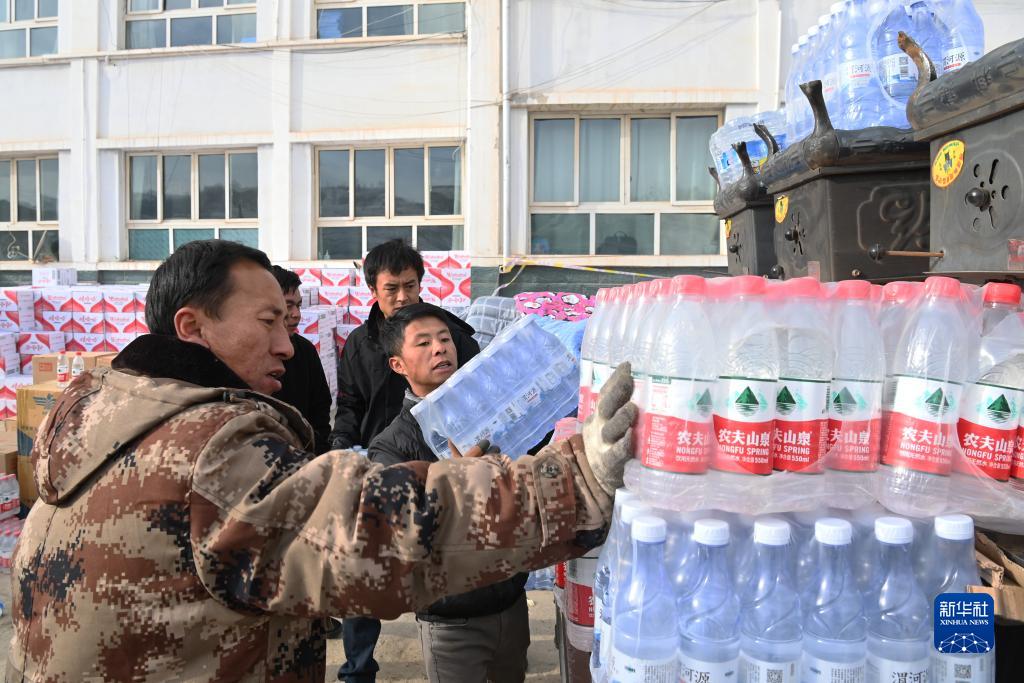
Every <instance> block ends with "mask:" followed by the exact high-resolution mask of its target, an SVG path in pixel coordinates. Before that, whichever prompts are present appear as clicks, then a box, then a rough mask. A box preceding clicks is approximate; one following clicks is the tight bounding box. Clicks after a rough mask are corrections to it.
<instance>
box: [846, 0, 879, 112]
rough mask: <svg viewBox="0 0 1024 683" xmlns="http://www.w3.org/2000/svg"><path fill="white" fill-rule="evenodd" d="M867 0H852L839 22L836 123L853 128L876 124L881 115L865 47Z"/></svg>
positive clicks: (868, 55) (869, 25)
mask: <svg viewBox="0 0 1024 683" xmlns="http://www.w3.org/2000/svg"><path fill="white" fill-rule="evenodd" d="M866 8H867V0H852V2H850V3H849V5H848V8H847V11H846V15H845V18H844V19H843V23H842V24H840V26H839V29H838V31H839V36H840V37H839V96H838V98H837V102H838V107H837V114H838V116H837V118H838V122H837V125H836V127H837V128H843V129H847V130H857V129H860V128H868V127H870V126H877V125H878V124H879V123H880V122H881V118H882V116H881V115H882V92H881V89H880V88H879V84H878V80H877V79H876V78H875V65H874V61H873V60H872V59H871V53H870V51H869V49H868V36H869V33H870V31H871V18H870V17H869V16H867V12H866Z"/></svg>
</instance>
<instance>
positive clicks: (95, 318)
mask: <svg viewBox="0 0 1024 683" xmlns="http://www.w3.org/2000/svg"><path fill="white" fill-rule="evenodd" d="M43 315H53V314H48V313H44V314H43ZM105 326H106V322H105V320H104V317H103V313H72V314H71V330H70V331H71V333H72V334H100V335H102V334H103V330H104V329H105ZM79 350H81V349H79Z"/></svg>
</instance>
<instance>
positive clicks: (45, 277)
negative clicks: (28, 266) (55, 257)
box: [32, 268, 78, 287]
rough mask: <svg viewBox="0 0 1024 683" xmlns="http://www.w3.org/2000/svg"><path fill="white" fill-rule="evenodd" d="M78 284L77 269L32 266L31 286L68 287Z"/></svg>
mask: <svg viewBox="0 0 1024 683" xmlns="http://www.w3.org/2000/svg"><path fill="white" fill-rule="evenodd" d="M75 284H78V271H77V270H75V269H74V268H33V269H32V286H33V287H70V286H71V285H75Z"/></svg>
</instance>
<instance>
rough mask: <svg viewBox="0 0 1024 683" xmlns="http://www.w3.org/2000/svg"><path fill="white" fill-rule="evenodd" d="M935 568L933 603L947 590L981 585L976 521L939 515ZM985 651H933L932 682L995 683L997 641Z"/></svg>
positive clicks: (948, 591)
mask: <svg viewBox="0 0 1024 683" xmlns="http://www.w3.org/2000/svg"><path fill="white" fill-rule="evenodd" d="M930 564H931V566H932V567H933V569H934V573H933V574H932V581H931V583H929V585H928V588H929V593H928V597H929V598H930V600H931V601H932V602H934V600H935V598H937V597H938V596H940V595H942V594H943V593H966V592H967V586H980V585H982V584H981V577H980V575H979V574H978V563H977V561H976V560H975V557H974V521H973V520H972V519H971V518H970V517H968V516H967V515H941V516H939V517H936V518H935V545H934V550H933V554H932V562H931V563H930ZM989 646H990V649H989V650H987V651H985V652H978V653H963V654H948V653H943V652H938V651H933V652H932V655H931V656H932V662H931V677H930V678H929V681H930V682H931V683H993V682H994V681H995V676H996V661H995V658H996V649H995V646H996V644H995V643H990V644H989Z"/></svg>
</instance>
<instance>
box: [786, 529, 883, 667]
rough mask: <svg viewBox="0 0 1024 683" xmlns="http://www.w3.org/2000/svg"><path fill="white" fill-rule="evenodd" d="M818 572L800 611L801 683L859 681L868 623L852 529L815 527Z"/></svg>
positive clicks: (865, 649) (865, 651) (864, 654)
mask: <svg viewBox="0 0 1024 683" xmlns="http://www.w3.org/2000/svg"><path fill="white" fill-rule="evenodd" d="M814 536H815V539H816V540H817V542H818V562H817V566H818V569H817V571H816V573H815V577H814V581H813V585H814V589H813V591H812V596H813V597H812V598H811V599H810V600H809V601H808V602H807V604H805V605H804V659H803V679H802V683H834V682H835V681H850V682H851V683H852V682H854V681H863V680H864V664H865V658H866V655H867V619H866V617H865V616H864V603H863V600H862V597H861V594H860V591H859V590H858V589H857V585H856V581H855V580H854V577H853V571H852V570H853V567H852V563H853V526H852V525H851V524H850V523H849V522H847V521H846V520H842V519H836V518H834V517H826V518H824V519H819V520H818V521H817V523H816V524H815V525H814Z"/></svg>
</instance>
